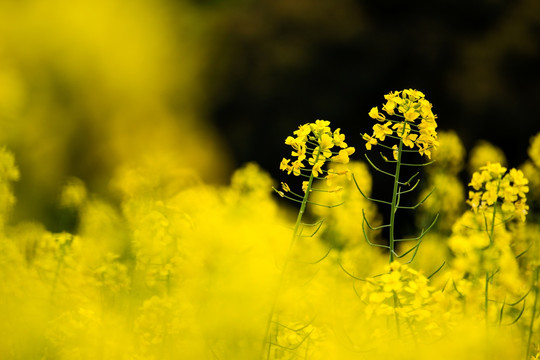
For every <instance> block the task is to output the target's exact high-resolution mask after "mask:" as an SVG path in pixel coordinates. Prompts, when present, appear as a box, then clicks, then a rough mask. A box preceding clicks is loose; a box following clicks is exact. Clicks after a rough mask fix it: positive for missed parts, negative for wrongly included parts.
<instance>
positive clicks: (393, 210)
mask: <svg viewBox="0 0 540 360" xmlns="http://www.w3.org/2000/svg"><path fill="white" fill-rule="evenodd" d="M403 128H404V129H405V126H404V127H403ZM403 131H404V130H403ZM402 149H403V141H402V140H401V138H400V140H399V147H398V158H397V162H396V173H395V175H394V190H393V191H392V204H391V205H390V234H389V244H388V246H389V247H390V257H389V260H390V263H392V261H394V248H395V239H394V226H395V225H394V222H395V217H396V211H397V192H398V185H399V184H398V183H399V172H400V169H401V154H402Z"/></svg>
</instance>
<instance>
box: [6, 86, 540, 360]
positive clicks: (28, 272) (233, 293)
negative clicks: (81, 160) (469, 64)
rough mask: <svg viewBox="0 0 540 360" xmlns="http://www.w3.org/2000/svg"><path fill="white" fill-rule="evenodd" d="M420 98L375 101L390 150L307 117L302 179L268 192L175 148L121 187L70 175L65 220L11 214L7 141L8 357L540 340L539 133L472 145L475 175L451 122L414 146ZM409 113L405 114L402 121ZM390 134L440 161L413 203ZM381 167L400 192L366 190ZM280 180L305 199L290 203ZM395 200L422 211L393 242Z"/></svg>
mask: <svg viewBox="0 0 540 360" xmlns="http://www.w3.org/2000/svg"><path fill="white" fill-rule="evenodd" d="M403 93H404V92H402V94H403ZM406 93H407V94H408V95H406V96H407V97H408V98H411V97H413V98H414V97H415V96H416V97H418V99H420V97H419V96H420V95H419V92H415V91H408V92H406ZM417 101H418V100H417ZM385 108H386V109H387V110H389V111H390V112H392V111H393V112H394V113H398V112H399V111H400V110H399V105H398V104H397V102H396V103H395V104H392V103H390V104H388V105H387V106H385ZM413 109H414V108H413ZM414 111H415V110H413V111H411V110H410V109H407V110H405V109H403V112H402V113H401V114H402V116H403V119H404V120H403V121H402V122H399V123H391V124H388V122H391V121H390V120H388V117H389V116H390V114H389V113H388V112H386V113H385V114H381V113H379V112H377V113H375V112H374V111H372V112H371V113H372V115H373V116H375V118H376V119H377V121H379V125H380V127H377V128H376V131H375V133H374V134H373V136H372V138H374V139H376V140H377V144H371V145H372V146H373V147H376V146H381V145H385V146H388V149H387V150H388V152H389V154H392V155H390V156H388V157H389V158H390V159H385V158H384V157H383V158H382V161H380V162H381V163H382V165H381V166H377V165H375V163H374V162H373V161H372V160H371V159H370V158H369V157H366V161H359V160H358V159H354V155H355V152H354V148H353V147H350V146H349V145H348V144H347V143H346V142H345V135H344V134H342V133H341V130H339V129H336V130H332V129H331V128H330V123H329V122H328V121H323V120H318V121H315V122H313V123H309V124H305V125H302V126H300V127H299V128H298V129H297V130H296V131H295V132H294V133H293V136H290V137H287V139H286V145H288V146H291V148H292V149H291V156H289V157H288V158H285V159H283V160H282V161H281V164H280V165H279V167H280V168H281V169H282V170H283V171H284V173H283V177H287V176H290V177H294V178H293V179H296V178H297V179H299V180H300V181H299V182H298V184H297V185H296V186H298V187H300V186H301V187H302V188H303V191H301V190H298V191H297V190H296V189H295V187H296V186H292V185H291V186H289V185H288V184H287V182H286V181H285V180H284V179H280V181H282V183H281V187H280V189H279V190H277V189H274V192H272V187H273V185H275V184H279V182H277V181H275V180H274V179H272V177H271V176H270V175H269V174H268V173H267V172H266V171H265V170H263V169H262V168H261V167H260V166H258V165H257V164H255V163H249V164H246V165H244V166H243V167H241V168H239V169H237V170H236V171H235V172H234V173H233V174H232V176H231V178H230V181H229V183H228V184H226V185H221V186H216V185H210V184H207V183H205V182H203V181H202V180H201V179H200V178H199V177H198V175H197V174H196V173H194V172H190V171H180V170H176V171H170V168H171V167H173V164H174V163H172V162H171V163H168V164H167V165H168V167H163V168H156V167H155V166H151V165H146V166H142V165H141V166H138V167H121V168H119V169H118V171H117V174H116V175H115V176H114V178H113V179H111V185H112V188H113V189H114V191H115V194H116V195H115V199H111V198H108V197H106V196H105V195H103V194H98V193H96V192H95V191H93V190H92V189H91V187H90V186H89V185H88V184H86V183H85V182H84V181H82V180H81V179H78V178H74V177H69V178H66V180H65V185H64V186H63V188H62V189H59V191H58V204H57V205H58V207H59V208H60V209H61V211H62V214H66V215H67V216H71V217H72V218H74V219H75V221H73V225H72V229H71V230H69V231H68V230H63V231H53V230H50V229H47V228H46V227H45V226H44V225H43V224H41V223H39V222H37V221H33V222H28V221H26V222H17V221H14V220H13V219H12V218H11V214H12V212H13V208H14V206H15V204H16V200H17V192H16V187H15V186H14V182H16V181H18V180H19V178H24V177H25V173H24V171H22V170H21V171H20V170H19V168H18V167H17V162H16V159H15V157H14V155H13V154H12V153H11V152H9V151H8V150H7V149H5V148H3V149H0V225H1V226H0V276H1V279H2V286H1V287H0V313H1V315H2V320H3V321H2V322H1V323H0V331H2V334H3V335H2V338H1V341H0V354H1V355H2V358H7V359H11V358H13V359H36V358H37V359H138V360H154V359H179V358H186V359H239V360H243V359H246V360H248V359H249V360H252V359H261V360H262V359H266V360H269V359H272V360H282V359H344V360H349V359H350V360H353V359H354V360H356V359H390V358H391V359H400V360H412V359H415V360H424V359H425V360H427V359H433V358H434V357H437V358H440V359H456V358H474V359H480V360H483V359H486V360H487V359H493V358H504V359H527V360H531V359H537V358H539V357H540V319H539V317H540V309H539V306H540V290H539V289H540V262H539V261H538V259H539V258H540V243H539V242H538V238H540V227H539V226H538V224H537V223H536V222H535V221H533V220H532V219H534V218H535V216H537V212H536V211H535V209H536V208H537V203H536V201H537V200H536V199H537V198H536V197H535V196H533V195H534V192H535V191H538V187H537V186H535V185H534V184H535V183H534V182H533V181H532V180H531V179H535V178H537V177H540V168H539V167H538V166H537V164H536V163H537V160H538V159H537V157H538V152H537V151H536V150H535V149H536V147H537V146H538V145H537V140H536V138H534V140H533V142H532V143H531V150H530V156H531V159H530V160H529V161H528V165H527V166H526V167H525V166H524V167H523V168H520V169H517V168H511V169H510V170H508V168H507V167H506V166H503V164H501V163H498V162H496V161H495V160H496V159H497V157H495V156H493V157H492V156H491V155H489V154H491V153H492V152H477V153H475V154H473V156H472V158H471V159H470V161H469V162H470V164H477V163H479V162H480V161H481V160H486V157H488V158H489V157H491V158H492V159H493V160H494V161H492V162H490V163H487V164H486V163H484V164H486V165H481V166H480V167H479V168H477V171H475V172H474V174H473V175H472V177H471V180H470V182H469V183H468V184H463V183H461V181H460V177H459V176H458V174H459V171H460V170H461V169H462V168H463V159H464V157H465V150H464V148H463V146H462V145H461V142H460V141H459V138H458V137H457V135H456V134H454V133H445V132H441V133H440V134H438V136H437V137H436V138H432V139H431V143H430V144H429V145H426V144H424V145H420V147H418V144H417V142H418V138H419V135H418V134H417V133H415V132H414V129H415V127H414V126H413V125H414V124H418V123H419V122H420V121H421V119H422V114H421V113H419V115H418V116H416V113H415V112H414ZM390 130H391V131H392V134H390V133H389V131H390ZM396 131H401V132H402V133H403V134H404V133H406V132H409V133H408V136H403V137H399V139H397V138H395V139H392V136H394V137H396ZM412 135H417V136H416V137H415V136H412ZM383 137H384V140H381V138H383ZM390 140H399V141H401V142H402V145H403V147H404V149H406V150H411V149H414V150H412V151H414V152H415V153H420V150H421V148H422V147H424V146H426V149H425V150H424V152H423V154H424V155H426V156H427V157H429V156H428V155H427V151H430V156H431V157H432V159H433V160H435V161H436V162H435V163H433V164H431V162H429V163H427V165H430V166H427V167H425V169H426V174H425V176H426V178H427V186H425V188H424V189H423V190H422V191H421V192H420V196H419V199H420V200H419V201H418V202H417V203H416V204H418V206H416V204H415V203H412V204H410V203H407V201H409V200H410V198H408V197H407V196H408V195H407V194H409V193H411V192H412V190H414V189H415V188H416V185H415V184H416V183H415V182H414V181H412V180H414V179H415V178H416V176H419V175H414V177H413V178H412V179H411V178H409V177H406V178H402V177H400V175H399V174H397V172H396V169H397V168H398V166H397V165H398V164H400V166H409V165H410V166H412V164H413V163H410V164H409V163H404V162H403V161H401V162H400V161H398V160H392V158H393V157H394V156H393V153H394V152H395V151H397V152H398V153H397V158H398V159H399V158H400V156H401V155H403V150H404V149H403V148H402V149H401V150H400V147H399V145H398V144H392V145H397V146H396V147H393V146H390V145H387V144H386V143H387V142H388V141H390ZM426 141H427V140H426ZM439 141H440V144H437V142H439ZM411 144H412V148H411V147H410V146H411ZM381 147H382V146H381ZM412 155H414V156H416V154H412ZM416 157H417V156H416ZM407 164H408V165H407ZM424 165H426V164H423V163H416V166H424ZM374 166H376V169H378V170H381V171H382V172H380V171H377V172H376V173H375V174H374V175H377V176H383V175H384V176H390V175H392V176H393V179H394V180H395V184H396V185H395V187H394V188H392V189H389V191H388V193H389V195H390V194H391V195H392V196H393V197H392V198H390V197H389V198H385V199H381V200H380V201H379V202H378V201H375V200H377V199H374V198H373V197H372V189H373V185H374V183H376V182H377V181H378V177H376V176H372V175H371V173H370V169H371V170H372V169H373V168H374ZM469 166H471V165H469ZM383 167H384V168H383ZM23 169H24V168H23ZM383 172H384V173H383ZM389 174H390V175H389ZM351 180H353V181H351ZM300 183H301V185H300ZM291 184H292V182H291ZM467 185H468V186H469V189H470V192H469V197H468V200H466V199H465V196H464V195H465V187H466V186H467ZM432 187H435V188H437V189H439V188H440V190H432ZM358 189H361V191H358ZM390 190H392V191H390ZM276 192H277V195H280V196H283V198H287V200H292V201H293V204H295V205H298V207H299V209H297V210H298V213H297V217H296V221H295V219H294V217H292V218H291V217H289V215H290V209H288V208H286V207H285V206H283V203H288V202H287V201H284V200H283V199H282V198H281V197H280V196H276ZM433 196H437V197H436V198H435V199H432V197H433ZM449 197H451V199H450V198H449ZM388 199H390V201H388ZM413 199H414V197H413ZM289 204H290V203H289ZM392 204H393V205H392ZM420 205H422V206H420ZM529 206H530V208H529ZM387 207H390V209H391V210H392V211H393V213H394V215H395V213H396V212H397V213H398V214H400V213H401V211H402V210H403V211H404V210H410V211H411V213H412V214H413V215H414V217H415V221H416V223H418V224H422V225H421V226H419V228H421V230H420V231H419V233H420V235H418V236H417V237H412V238H399V237H397V236H395V237H393V240H394V246H393V247H391V246H390V245H389V240H390V236H391V233H390V232H389V231H388V230H389V229H390V226H389V224H387V223H385V221H384V220H383V219H384V217H383V216H382V213H381V210H386V209H387ZM417 208H418V209H422V210H421V211H416V210H417ZM529 212H530V213H531V214H529ZM439 213H440V215H439V216H438V215H437V214H439ZM437 216H438V217H439V218H440V219H441V221H440V222H437V223H436V224H435V223H434V221H433V220H432V219H433V218H435V219H436V218H437ZM304 217H305V218H307V219H310V220H309V222H306V220H305V219H304ZM513 219H516V220H519V221H513ZM393 230H395V231H396V234H398V233H399V232H400V231H401V229H400V225H399V223H397V222H395V223H394V226H393ZM291 235H292V236H291ZM366 236H367V238H368V240H369V241H366ZM374 247H377V249H375V248H374ZM379 250H382V251H379ZM389 253H392V254H393V258H392V259H391V261H389V260H390V259H389ZM405 253H408V254H409V255H413V256H408V257H403V256H401V255H404V254H405ZM463 334H467V336H465V337H464V336H463ZM388 344H392V346H388Z"/></svg>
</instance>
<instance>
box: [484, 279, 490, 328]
mask: <svg viewBox="0 0 540 360" xmlns="http://www.w3.org/2000/svg"><path fill="white" fill-rule="evenodd" d="M488 295H489V271H486V285H485V288H484V314H485V318H486V327H487V326H488V306H489V305H488V304H489V299H488V297H489V296H488Z"/></svg>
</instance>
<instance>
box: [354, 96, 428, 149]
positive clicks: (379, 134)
mask: <svg viewBox="0 0 540 360" xmlns="http://www.w3.org/2000/svg"><path fill="white" fill-rule="evenodd" d="M384 98H385V99H386V103H385V104H384V105H383V106H382V110H383V111H384V112H386V114H388V115H390V116H394V117H395V118H394V119H392V118H387V117H386V116H385V115H384V114H383V113H381V112H379V110H378V108H377V107H374V108H372V109H371V110H370V111H369V116H370V117H371V118H373V119H376V120H377V121H379V122H385V121H386V122H385V123H384V124H375V125H373V134H372V135H371V136H370V135H369V134H367V133H365V134H363V139H364V140H365V141H366V149H367V150H371V148H372V146H374V145H377V144H379V143H380V142H382V141H385V140H386V138H387V137H390V138H394V139H397V140H400V141H402V142H403V144H404V145H405V146H407V147H409V148H411V149H412V148H414V147H415V146H416V147H417V148H418V152H419V154H420V155H426V156H427V157H428V158H430V159H431V153H432V151H433V150H435V149H436V148H437V147H438V146H439V142H438V141H437V131H436V129H437V122H436V121H435V119H436V118H437V116H436V115H435V114H433V112H432V110H431V108H432V105H431V103H430V102H429V101H427V100H426V99H425V97H424V94H423V93H422V92H421V91H418V90H413V89H408V90H403V91H394V92H390V93H389V94H387V95H385V96H384ZM396 109H397V112H396ZM390 147H391V146H390Z"/></svg>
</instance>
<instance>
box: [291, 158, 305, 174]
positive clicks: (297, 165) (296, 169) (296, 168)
mask: <svg viewBox="0 0 540 360" xmlns="http://www.w3.org/2000/svg"><path fill="white" fill-rule="evenodd" d="M303 167H305V166H304V164H302V161H300V160H296V161H295V162H293V163H292V173H293V175H294V176H299V175H300V173H301V168H303ZM288 174H290V172H289V173H288Z"/></svg>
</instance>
